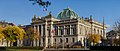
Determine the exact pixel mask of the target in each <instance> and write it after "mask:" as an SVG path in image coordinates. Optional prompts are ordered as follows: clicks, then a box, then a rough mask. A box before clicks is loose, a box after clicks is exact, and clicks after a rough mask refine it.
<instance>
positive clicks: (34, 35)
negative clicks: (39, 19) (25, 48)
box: [26, 27, 40, 46]
mask: <svg viewBox="0 0 120 51" xmlns="http://www.w3.org/2000/svg"><path fill="white" fill-rule="evenodd" d="M26 35H27V37H28V39H30V41H31V46H33V45H32V44H33V40H37V39H39V38H40V37H39V35H38V32H37V31H36V30H34V29H33V28H32V27H29V28H28V29H27V30H26Z"/></svg>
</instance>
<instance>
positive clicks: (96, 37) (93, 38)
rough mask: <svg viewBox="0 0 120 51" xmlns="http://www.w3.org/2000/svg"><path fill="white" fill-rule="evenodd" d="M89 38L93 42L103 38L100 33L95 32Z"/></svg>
mask: <svg viewBox="0 0 120 51" xmlns="http://www.w3.org/2000/svg"><path fill="white" fill-rule="evenodd" d="M89 40H90V41H91V42H93V43H98V42H99V41H100V40H101V36H100V35H99V34H93V35H91V36H90V38H89Z"/></svg>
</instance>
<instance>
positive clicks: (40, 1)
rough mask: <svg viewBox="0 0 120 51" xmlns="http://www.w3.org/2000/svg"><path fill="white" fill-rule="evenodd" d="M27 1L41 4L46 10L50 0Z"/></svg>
mask: <svg viewBox="0 0 120 51" xmlns="http://www.w3.org/2000/svg"><path fill="white" fill-rule="evenodd" d="M29 1H34V3H32V4H33V5H35V4H38V5H39V6H42V7H43V8H44V9H45V10H46V11H47V7H48V6H50V5H51V2H50V1H46V2H45V1H43V0H29Z"/></svg>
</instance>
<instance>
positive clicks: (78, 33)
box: [76, 22, 79, 35]
mask: <svg viewBox="0 0 120 51" xmlns="http://www.w3.org/2000/svg"><path fill="white" fill-rule="evenodd" d="M76 29H77V31H76V33H77V35H79V22H77V27H76Z"/></svg>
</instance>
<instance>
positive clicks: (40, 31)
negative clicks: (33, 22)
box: [39, 25, 41, 34]
mask: <svg viewBox="0 0 120 51" xmlns="http://www.w3.org/2000/svg"><path fill="white" fill-rule="evenodd" d="M39 33H40V34H41V25H39Z"/></svg>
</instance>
